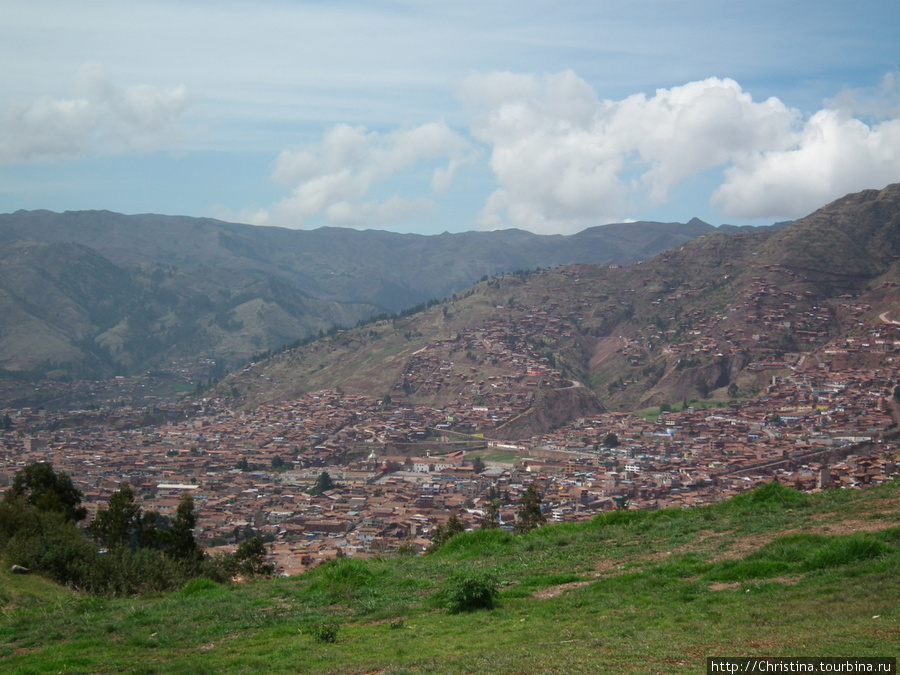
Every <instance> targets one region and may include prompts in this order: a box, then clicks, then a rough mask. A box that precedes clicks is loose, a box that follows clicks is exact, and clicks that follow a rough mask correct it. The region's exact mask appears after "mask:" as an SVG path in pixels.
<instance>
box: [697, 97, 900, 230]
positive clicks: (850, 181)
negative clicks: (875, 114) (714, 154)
mask: <svg viewBox="0 0 900 675" xmlns="http://www.w3.org/2000/svg"><path fill="white" fill-rule="evenodd" d="M897 181H900V119H894V120H888V121H885V122H881V123H879V124H874V125H872V126H869V125H867V124H865V123H863V122H861V121H860V120H858V119H854V118H850V117H845V116H844V115H842V114H841V113H840V112H838V111H835V110H820V111H819V112H817V113H816V114H814V115H813V116H812V117H811V118H810V119H809V120H808V121H807V122H806V123H805V124H804V125H803V128H802V130H801V131H800V132H799V133H798V134H797V138H796V141H795V143H793V144H792V146H791V147H790V148H788V149H786V150H771V151H762V152H757V153H753V154H752V155H750V156H748V157H745V158H743V159H742V160H741V161H739V162H738V163H737V164H736V165H735V166H733V167H730V168H728V169H727V170H726V171H725V182H724V184H723V185H722V186H721V187H720V188H719V189H718V190H716V191H715V193H714V194H713V197H712V201H713V203H714V204H716V205H717V206H719V207H720V208H721V209H722V212H723V213H725V214H726V215H728V216H732V217H735V218H765V217H778V216H791V217H793V216H802V215H806V214H808V213H810V212H811V211H813V210H815V209H816V208H818V207H820V206H822V205H823V204H825V203H827V202H830V201H832V200H833V199H836V198H838V197H841V196H843V195H845V194H847V193H850V192H857V191H859V190H863V189H866V188H880V187H883V186H884V185H886V184H887V183H892V182H897Z"/></svg>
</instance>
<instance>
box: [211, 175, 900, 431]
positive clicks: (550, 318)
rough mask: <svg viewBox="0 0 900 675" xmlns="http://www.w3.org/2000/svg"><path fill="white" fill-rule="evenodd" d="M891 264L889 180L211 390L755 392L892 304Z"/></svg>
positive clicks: (897, 196)
mask: <svg viewBox="0 0 900 675" xmlns="http://www.w3.org/2000/svg"><path fill="white" fill-rule="evenodd" d="M850 241H852V242H854V245H853V246H852V247H851V246H850V244H849V243H846V245H844V244H842V243H841V242H850ZM897 256H900V185H894V186H890V187H888V188H886V189H884V190H882V191H867V192H864V193H860V194H859V195H850V196H848V197H846V198H845V199H843V200H838V201H837V202H835V203H833V204H830V205H828V206H827V207H825V208H823V209H821V210H820V211H817V212H816V213H814V214H812V215H810V216H809V217H808V218H805V219H803V220H801V221H798V222H796V223H794V224H792V225H790V226H788V227H785V228H783V229H780V230H768V231H752V232H737V233H728V234H726V233H723V232H713V233H710V234H707V235H704V236H702V237H700V238H698V239H696V240H694V241H691V242H688V243H686V244H685V245H683V246H681V247H679V248H678V249H676V250H672V251H667V252H664V253H662V254H660V255H659V256H657V257H656V258H654V259H652V260H649V261H646V262H644V263H642V264H640V265H634V266H631V267H627V268H616V267H614V266H612V267H601V266H597V265H576V266H569V267H561V268H557V269H554V270H550V271H543V272H540V273H537V274H514V275H507V276H504V277H502V278H495V279H491V280H488V281H486V282H482V283H480V284H477V285H476V286H474V287H473V288H472V289H470V290H469V291H467V292H465V293H460V294H456V295H454V296H452V297H451V298H450V300H449V301H448V302H446V303H443V304H440V305H438V306H435V307H432V308H430V309H429V310H428V311H426V312H423V313H420V314H416V315H414V316H410V317H406V318H403V319H397V320H394V321H392V322H385V321H382V322H377V323H374V324H370V325H368V326H364V327H362V328H359V329H355V330H351V331H345V332H341V333H339V334H337V335H334V336H331V337H329V338H328V339H326V340H322V341H319V342H316V343H314V344H311V345H308V346H306V347H302V348H299V349H296V350H291V351H287V352H284V353H281V354H279V355H277V357H276V358H273V359H271V360H270V361H268V362H265V363H262V364H258V365H257V366H255V367H252V368H249V369H246V371H245V372H243V373H239V374H235V376H234V377H232V378H230V380H229V381H228V382H227V383H226V386H225V387H223V388H221V389H219V390H218V394H219V395H220V396H232V397H235V398H236V399H237V401H236V402H237V403H238V404H239V405H255V404H257V403H260V402H262V401H266V400H273V399H279V398H283V397H292V396H297V395H299V394H301V393H304V392H309V391H313V390H316V389H322V388H334V387H340V388H343V389H345V390H347V391H351V392H355V393H363V394H367V395H370V396H374V397H378V398H380V397H383V396H385V395H390V396H391V398H392V399H393V400H395V401H397V400H403V401H407V402H409V403H411V404H422V405H433V406H435V407H441V405H443V404H446V403H447V402H450V401H459V400H463V401H468V402H469V403H470V404H475V405H477V401H478V400H492V401H493V402H494V403H495V404H498V405H499V404H502V403H503V401H508V400H519V399H521V397H523V396H528V392H529V391H530V390H533V388H534V387H536V386H537V387H538V388H539V389H541V390H543V389H547V388H550V389H560V388H562V387H565V386H571V384H572V382H575V383H580V384H584V385H586V388H587V389H589V390H591V391H593V392H594V394H596V395H597V396H599V397H600V399H601V401H602V402H603V404H604V405H606V406H607V407H610V408H618V409H623V410H632V409H635V408H637V407H644V406H648V405H658V404H659V403H661V402H667V401H668V402H680V401H682V400H685V399H689V398H706V397H707V396H708V395H709V394H711V393H712V392H716V391H719V393H720V395H721V396H723V397H724V396H725V393H726V390H727V389H730V388H731V387H734V388H737V389H738V390H740V391H743V392H744V394H745V395H749V394H752V393H754V392H757V391H759V390H760V388H761V387H762V386H763V385H764V383H765V381H766V377H767V376H766V375H765V374H764V372H765V369H764V368H760V367H758V366H759V364H772V363H781V364H782V365H783V366H784V365H794V364H797V363H799V362H800V360H801V359H802V358H803V354H808V353H811V352H813V351H814V350H816V349H820V348H821V347H823V346H825V345H826V344H831V343H840V342H841V341H842V340H843V339H845V338H846V337H847V336H850V335H852V334H853V332H854V331H855V330H858V328H857V326H858V324H859V319H860V318H861V317H869V318H870V319H871V318H872V317H877V316H878V314H879V313H881V312H884V311H888V312H890V311H892V310H895V309H900V306H898V305H897V299H896V294H895V293H893V292H892V291H891V289H892V288H894V285H895V284H896V281H897V279H898V278H900V263H898V258H897ZM531 372H533V373H535V374H536V375H535V377H533V378H529V377H528V373H531ZM544 374H545V375H546V377H544ZM542 378H543V380H542ZM553 378H556V380H554V379H553ZM542 382H544V384H542ZM732 391H733V390H732ZM732 396H733V394H732ZM577 413H578V411H577V410H576V411H574V414H575V415H576V416H577Z"/></svg>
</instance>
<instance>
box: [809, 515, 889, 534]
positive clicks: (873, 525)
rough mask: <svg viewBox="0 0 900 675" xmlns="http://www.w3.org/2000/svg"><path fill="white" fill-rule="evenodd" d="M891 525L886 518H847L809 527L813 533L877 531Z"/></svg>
mask: <svg viewBox="0 0 900 675" xmlns="http://www.w3.org/2000/svg"><path fill="white" fill-rule="evenodd" d="M889 527H891V524H890V523H889V522H887V521H886V520H877V519H876V520H869V519H865V520H862V519H848V520H839V521H837V522H830V523H822V524H821V525H814V526H813V527H811V528H809V531H810V532H813V533H815V534H853V533H854V532H878V531H879V530H886V529H888V528H889Z"/></svg>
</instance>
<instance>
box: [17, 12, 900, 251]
mask: <svg viewBox="0 0 900 675" xmlns="http://www.w3.org/2000/svg"><path fill="white" fill-rule="evenodd" d="M4 4H5V5H6V6H5V7H4V9H3V21H2V22H0V59H2V62H3V63H4V64H5V66H6V67H5V68H3V69H2V71H0V212H11V211H15V210H18V209H50V210H53V211H64V210H79V209H109V210H113V211H120V212H124V213H148V212H152V213H164V214H173V215H191V216H211V217H216V218H221V219H224V220H231V221H236V222H246V223H253V224H259V225H276V226H282V227H294V228H301V227H302V228H314V227H319V226H322V225H336V226H344V227H356V228H383V229H389V230H393V231H398V232H419V233H423V234H433V233H438V232H443V231H463V230H471V229H495V228H506V227H519V228H522V229H527V230H531V231H534V232H540V233H571V232H575V231H578V230H581V229H583V228H585V227H589V226H592V225H598V224H603V223H609V222H624V221H628V220H660V221H682V222H683V221H687V220H689V219H690V218H692V217H695V216H696V217H700V218H702V219H703V220H706V221H708V222H711V223H713V224H720V223H724V222H728V223H750V224H762V223H770V222H774V221H778V220H785V219H790V218H797V217H801V216H803V215H806V214H807V213H809V212H811V211H813V210H815V209H816V208H818V207H819V206H822V205H824V204H825V203H827V202H829V201H831V200H832V199H836V198H838V197H840V196H842V195H844V194H846V193H848V192H853V191H857V190H861V189H866V188H881V187H884V186H885V185H887V184H889V183H893V182H900V41H898V40H897V39H896V27H897V26H898V25H900V7H898V6H897V4H896V1H895V0H890V1H883V2H882V1H877V2H876V1H868V0H861V1H858V2H855V3H849V2H846V1H840V2H834V1H829V0H819V1H818V2H807V1H805V0H804V1H799V2H798V1H792V2H784V1H783V0H777V1H767V0H752V1H747V2H745V1H744V0H734V1H731V0H707V1H699V0H629V2H615V3H613V2H596V1H595V2H586V1H585V0H577V1H574V2H573V1H569V0H554V1H553V2H549V1H528V0H516V1H498V2H489V1H486V0H480V1H469V0H458V1H457V2H454V3H447V2H399V1H398V2H377V1H371V2H341V1H340V0H338V1H335V2H323V1H316V2H302V1H288V0H281V1H273V0H256V1H254V2H236V1H233V2H228V1H221V0H218V1H212V0H210V1H185V0H179V1H177V2H176V1H167V0H155V1H154V2H133V1H129V0H86V1H85V2H79V3H72V2H68V1H64V0H59V1H56V2H51V1H44V0H32V1H31V2H28V3H12V2H9V3H4Z"/></svg>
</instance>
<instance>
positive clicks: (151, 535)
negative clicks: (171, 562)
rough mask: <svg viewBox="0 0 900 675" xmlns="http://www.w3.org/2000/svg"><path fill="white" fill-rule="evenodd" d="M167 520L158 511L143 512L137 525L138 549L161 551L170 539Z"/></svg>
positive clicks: (169, 527) (169, 526)
mask: <svg viewBox="0 0 900 675" xmlns="http://www.w3.org/2000/svg"><path fill="white" fill-rule="evenodd" d="M170 531H171V525H170V524H169V519H168V518H166V517H165V516H163V515H160V513H159V511H144V513H143V515H142V516H141V520H140V523H139V525H138V548H150V549H155V550H159V551H161V550H163V549H164V548H166V545H167V544H168V541H169V537H170Z"/></svg>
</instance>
